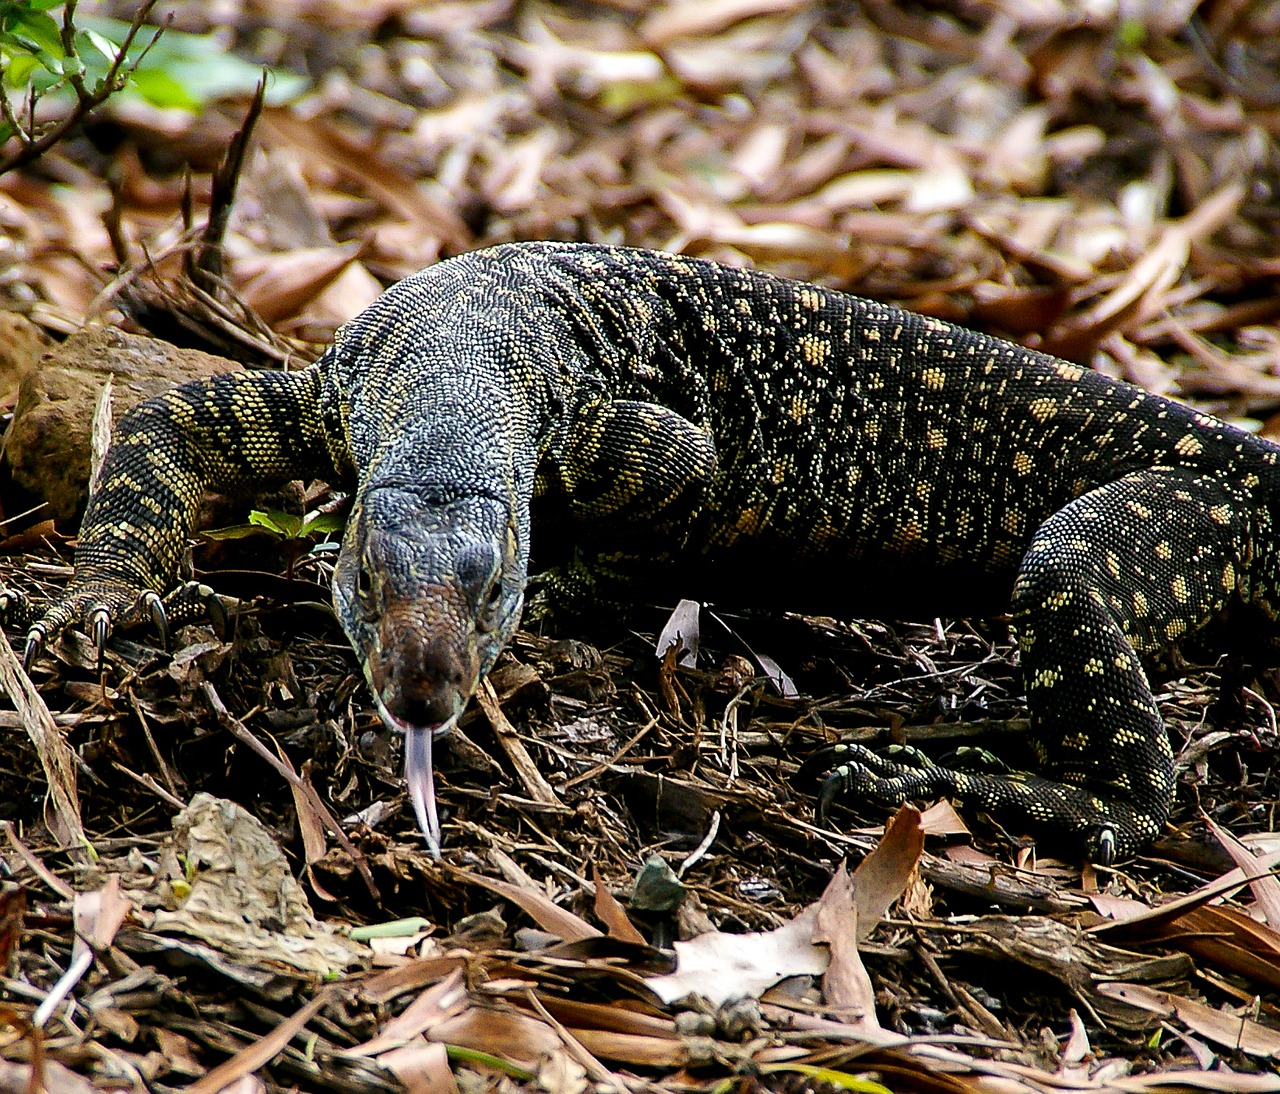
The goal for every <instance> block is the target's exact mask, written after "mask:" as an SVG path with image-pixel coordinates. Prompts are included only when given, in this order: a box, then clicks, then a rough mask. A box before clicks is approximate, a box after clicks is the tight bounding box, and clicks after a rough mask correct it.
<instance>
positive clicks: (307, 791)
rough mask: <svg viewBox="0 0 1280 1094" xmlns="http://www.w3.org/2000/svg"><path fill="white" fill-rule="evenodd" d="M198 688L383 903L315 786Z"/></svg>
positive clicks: (213, 692)
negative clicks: (316, 819) (301, 801)
mask: <svg viewBox="0 0 1280 1094" xmlns="http://www.w3.org/2000/svg"><path fill="white" fill-rule="evenodd" d="M200 687H201V690H202V691H203V692H204V694H205V698H207V699H208V700H209V705H210V706H212V707H213V713H214V715H215V716H216V717H217V719H218V722H219V724H220V725H221V726H222V727H223V728H224V729H225V730H226V731H227V732H228V733H230V734H231V736H233V737H234V738H235V739H236V740H237V741H239V742H240V743H241V744H243V745H246V746H247V747H249V748H251V749H252V750H253V751H254V752H255V753H257V755H259V756H260V757H262V759H264V760H265V761H266V762H267V763H269V764H270V765H271V766H272V767H274V768H275V769H276V771H277V772H279V774H280V777H281V778H282V779H284V781H285V782H287V783H288V784H289V785H290V786H292V787H293V788H294V789H295V790H296V791H297V792H298V793H299V794H301V795H302V796H303V797H304V798H305V799H306V800H307V804H308V805H310V806H311V808H312V809H314V810H315V811H316V814H317V816H319V818H320V820H321V821H323V822H324V826H325V827H326V828H327V829H329V831H330V832H331V833H333V837H334V839H336V840H337V841H338V843H339V844H341V846H342V849H343V850H344V851H346V853H347V854H348V855H350V856H351V861H352V862H354V863H355V867H356V869H357V870H358V871H359V872H360V877H361V879H362V880H363V881H364V884H365V888H367V889H368V890H369V895H370V896H372V897H373V899H374V900H375V901H377V902H378V903H379V904H381V903H382V894H381V893H380V892H379V891H378V886H377V883H376V882H375V881H374V880H373V874H372V873H370V871H369V864H368V863H367V862H366V861H365V857H364V855H363V854H362V853H361V852H360V851H358V850H356V846H355V844H353V843H352V842H351V840H350V839H349V838H348V837H347V834H346V832H344V831H343V830H342V825H340V824H339V823H338V821H337V819H336V818H335V817H334V815H333V814H332V813H330V812H329V808H328V806H326V805H325V804H324V802H323V801H321V800H320V795H319V794H317V793H316V789H315V787H313V786H312V785H311V784H310V783H309V782H307V781H306V780H305V779H303V778H302V777H301V776H300V775H299V774H298V773H297V772H296V771H294V770H293V768H292V767H290V766H289V765H288V764H286V763H285V762H284V761H283V760H281V759H280V757H278V756H273V755H272V753H271V750H270V749H269V748H267V746H266V745H264V744H263V743H262V742H261V741H259V740H258V738H257V737H255V736H254V735H253V734H252V733H250V732H249V730H248V729H247V728H246V727H245V725H244V724H243V723H242V722H241V721H240V720H239V719H238V718H236V716H235V715H233V714H232V713H231V712H230V711H229V710H227V708H226V706H225V705H224V704H223V702H222V697H221V696H220V695H219V694H218V692H217V689H216V688H214V686H213V685H212V684H210V683H209V682H208V681H207V680H206V681H205V682H204V683H203V684H201V685H200Z"/></svg>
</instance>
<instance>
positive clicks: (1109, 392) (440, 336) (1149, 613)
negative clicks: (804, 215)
mask: <svg viewBox="0 0 1280 1094" xmlns="http://www.w3.org/2000/svg"><path fill="white" fill-rule="evenodd" d="M219 385H222V386H219ZM139 451H145V452H150V453H155V454H157V455H154V456H151V457H149V458H150V459H152V460H153V461H154V460H156V459H158V463H152V464H147V463H145V461H143V462H140V461H139V459H138V457H137V455H136V453H137V452H139ZM1278 458H1280V449H1277V448H1276V447H1275V446H1274V445H1271V444H1269V443H1268V442H1266V441H1263V440H1260V439H1258V438H1255V437H1252V436H1249V435H1248V434H1245V433H1243V432H1241V431H1239V430H1236V429H1233V428H1231V427H1230V426H1227V425H1225V424H1224V423H1222V422H1220V421H1218V420H1216V419H1214V418H1211V417H1209V416H1207V415H1203V414H1199V413H1196V412H1195V411H1193V410H1190V409H1188V408H1186V407H1184V406H1182V405H1180V404H1177V403H1174V402H1171V401H1169V400H1165V399H1162V398H1159V397H1157V396H1153V395H1149V394H1147V393H1144V392H1142V391H1140V390H1138V389H1136V388H1133V387H1130V386H1128V385H1126V384H1121V383H1117V382H1115V381H1112V380H1109V379H1107V378H1106V377H1103V376H1101V375H1098V374H1096V373H1093V372H1090V371H1088V370H1085V369H1082V368H1079V367H1077V366H1075V365H1070V364H1067V363H1066V362H1063V361H1058V360H1055V359H1053V358H1050V357H1046V356H1044V355H1042V354H1038V353H1035V352H1034V351H1031V350H1028V349H1024V348H1022V347H1019V346H1014V345H1010V344H1009V343H1006V342H1001V341H999V340H997V339H993V338H990V337H987V336H984V335H980V334H975V333H973V332H971V331H966V330H962V329H960V328H957V327H953V326H950V325H948V324H946V323H942V322H938V321H936V320H931V319H926V318H922V317H920V316H915V315H911V314H909V313H905V312H901V311H898V310H896V309H893V308H891V307H888V306H885V305H881V304H876V303H872V302H869V301H865V300H860V299H858V298H856V297H851V296H846V295H842V294H839V293H835V292H830V291H827V290H824V289H820V288H815V287H812V286H808V285H803V284H800V283H797V282H791V281H786V280H782V279H779V278H774V277H769V276H767V275H763V274H758V273H753V272H749V271H744V270H737V269H730V268H726V267H721V266H716V265H714V264H711V263H705V262H699V261H696V260H692V259H685V258H681V257H678V256H672V255H663V254H657V253H653V252H647V251H634V250H626V249H618V248H609V247H602V246H593V245H575V244H552V243H542V244H512V245H508V246H504V247H498V248H494V249H492V250H489V251H482V252H476V253H474V254H470V255H465V256H462V257H460V258H456V259H451V260H449V261H447V262H442V263H440V264H439V265H437V266H434V267H432V268H430V269H427V270H424V271H423V272H421V273H419V274H417V275H415V276H414V277H411V278H408V279H406V280H405V281H403V282H401V283H400V284H398V285H396V286H394V287H393V288H392V289H390V290H389V291H388V292H387V293H386V294H385V295H384V296H383V297H381V298H380V299H379V300H378V301H377V302H376V303H375V304H374V305H373V306H372V307H371V308H369V309H368V310H367V311H366V312H365V313H364V314H362V315H361V316H359V317H357V318H356V319H355V320H353V321H352V322H351V323H349V324H348V325H347V326H346V327H344V328H343V330H342V331H341V332H340V336H339V338H338V340H337V342H336V343H335V345H334V346H333V347H332V348H331V349H330V351H329V352H328V353H327V354H326V355H325V356H324V357H323V358H322V359H321V360H320V361H319V362H318V363H317V364H316V365H315V366H314V367H313V368H312V369H310V370H308V371H306V372H304V373H298V374H294V375H292V376H287V377H286V376H283V375H282V374H279V373H250V374H245V375H242V376H240V377H237V378H236V379H234V380H222V381H215V382H214V383H212V384H197V385H188V386H187V387H185V388H181V389H179V390H178V392H175V393H172V394H170V395H167V396H165V397H163V398H162V399H159V400H152V401H151V402H150V403H148V404H144V406H143V407H140V408H139V409H138V410H137V411H135V412H134V413H133V414H131V415H130V416H129V417H127V418H126V419H125V420H124V421H123V422H122V423H121V425H120V428H119V430H118V432H117V436H116V441H115V444H114V446H113V448H112V451H111V454H110V455H109V457H108V460H107V464H106V467H105V468H104V471H103V479H102V485H101V487H100V488H99V491H98V494H97V496H96V497H95V499H94V502H93V505H92V507H91V509H90V512H89V514H88V516H87V517H86V525H85V529H84V531H83V533H82V542H81V547H80V550H79V551H78V553H77V556H76V575H75V578H74V579H73V581H72V583H71V585H70V586H69V587H68V589H67V591H66V594H65V595H64V597H63V598H62V599H60V600H59V601H58V602H57V603H56V604H55V605H54V606H53V607H52V608H51V609H50V611H49V613H48V614H47V615H46V616H45V618H44V620H43V621H42V623H40V624H37V628H43V629H42V630H37V632H36V634H37V637H38V638H39V637H42V636H50V637H51V636H52V635H53V634H54V633H55V632H56V631H57V630H59V629H60V628H61V627H63V626H65V625H66V624H67V623H68V622H74V621H81V622H84V623H88V624H90V625H93V624H95V623H96V624H97V625H98V629H99V631H102V630H104V629H105V626H104V621H106V620H115V619H120V618H122V617H124V616H125V615H127V614H128V613H129V612H131V611H134V612H135V614H136V611H138V610H140V609H135V605H138V604H140V603H141V602H140V600H139V595H140V594H141V593H143V592H144V591H150V592H151V593H153V594H158V593H160V592H163V591H164V590H166V589H168V588H169V587H171V585H172V584H173V583H174V581H175V579H176V577H177V562H178V559H179V558H180V556H181V553H182V548H183V545H184V542H185V537H186V535H187V534H188V532H189V530H190V522H191V519H192V518H191V514H192V513H193V512H194V506H195V501H196V500H197V499H198V497H199V493H200V491H201V490H202V489H204V488H205V487H207V486H217V488H219V489H222V490H227V489H229V488H231V487H235V486H244V487H246V488H247V487H250V486H260V485H261V484H262V483H263V482H264V481H265V480H269V479H281V478H289V477H295V476H304V475H319V476H323V475H330V476H339V477H341V476H346V477H349V478H352V479H354V481H355V487H354V498H355V506H354V510H353V513H352V517H351V521H350V524H349V525H348V528H347V532H346V535H345V538H344V540H343V545H342V550H341V554H340V556H339V562H338V566H337V571H336V574H335V579H334V603H335V605H336V608H337V612H338V617H339V619H340V620H341V622H342V625H343V627H344V629H345V630H346V632H347V635H348V637H349V638H350V640H351V643H352V646H353V648H354V649H355V651H356V654H357V656H358V657H359V659H360V663H361V665H362V667H363V669H364V673H365V676H366V678H367V679H368V682H369V687H370V690H371V691H372V692H373V695H374V698H375V700H376V702H377V704H378V708H379V710H380V711H381V713H382V716H383V718H384V720H385V721H386V722H387V724H388V725H389V726H392V727H394V728H395V729H397V730H400V731H402V732H404V733H406V734H407V735H408V737H409V741H408V742H407V744H406V757H407V760H406V763H407V776H408V781H409V785H410V790H411V794H412V796H413V799H414V803H415V807H416V809H417V812H418V816H419V821H420V823H421V825H422V827H423V830H424V832H425V834H426V835H427V838H428V842H429V843H430V844H431V845H432V847H433V849H436V848H437V847H438V839H439V830H438V821H437V820H436V818H435V814H434V797H433V790H432V787H431V777H430V740H431V737H432V736H433V735H434V734H435V733H436V732H437V731H441V730H443V729H445V728H447V727H449V726H450V725H452V723H453V722H454V721H455V720H456V719H457V717H458V715H459V714H460V713H461V712H462V710H463V708H464V707H465V705H466V703H467V701H468V700H469V698H470V696H471V694H472V693H473V692H474V690H475V688H476V686H477V684H478V682H479V680H480V679H481V678H482V677H483V675H484V674H485V673H486V672H487V671H488V670H489V668H490V667H491V666H492V665H493V663H494V660H495V659H496V657H497V655H498V653H499V651H500V650H501V649H502V646H503V644H504V643H505V642H506V641H507V640H508V638H509V637H510V635H511V633H512V631H513V630H514V629H515V627H516V624H517V622H518V621H519V617H520V609H521V603H522V596H523V590H524V585H525V578H526V574H527V567H528V559H529V537H530V527H531V523H532V518H533V513H534V511H535V509H536V510H538V511H539V512H540V513H541V514H542V517H541V518H540V519H541V520H542V522H543V523H542V527H544V528H547V529H549V530H550V529H554V531H556V532H557V533H560V534H563V533H564V532H565V531H566V529H567V530H568V531H569V532H570V533H571V534H572V536H573V539H574V541H575V543H576V544H577V545H578V547H579V548H580V551H581V552H582V554H583V556H585V558H586V562H585V564H584V565H581V566H579V568H578V569H577V570H576V571H575V572H574V574H572V575H570V576H571V577H572V578H573V579H574V580H570V581H566V582H565V585H564V587H566V588H568V587H569V586H571V585H573V584H575V582H576V583H577V584H578V586H579V587H582V588H588V589H590V588H592V587H593V582H594V589H595V595H600V596H606V595H607V596H608V597H610V598H611V599H616V598H617V597H619V596H625V595H626V591H627V589H626V586H625V585H624V586H623V587H621V588H619V587H618V581H617V578H616V574H617V573H618V572H625V573H626V574H627V575H628V576H629V578H630V581H631V582H632V583H633V586H632V587H634V588H641V589H643V590H644V591H645V594H646V595H648V596H654V595H659V596H667V597H674V596H677V595H689V594H692V595H700V596H704V597H707V596H709V597H715V596H717V595H736V596H737V597H738V598H739V599H742V598H743V596H744V595H750V596H756V594H757V593H758V594H759V599H763V600H766V601H768V602H770V603H773V604H784V605H786V606H788V607H791V608H795V609H800V610H803V609H808V610H816V611H821V612H826V613H832V614H838V613H844V612H854V611H859V612H863V613H870V612H889V613H892V614H894V615H898V616H902V615H907V614H910V613H913V612H918V611H928V612H930V613H937V612H957V613H958V612H984V611H985V612H999V611H1003V610H1011V611H1012V614H1013V617H1014V622H1015V626H1016V629H1017V632H1018V637H1019V647H1020V650H1021V654H1022V661H1023V671H1024V675H1025V677H1026V681H1027V689H1028V703H1029V706H1030V710H1031V714H1032V718H1033V721H1034V723H1035V726H1036V729H1037V730H1038V735H1039V738H1040V741H1041V751H1040V757H1041V760H1042V764H1041V770H1040V771H1039V773H1038V774H1036V775H1026V774H1018V775H1012V776H1002V775H991V774H972V773H965V772H959V771H951V770H948V769H945V768H925V769H923V770H922V769H917V768H912V767H905V766H903V765H901V764H895V763H889V762H887V761H884V760H883V759H881V758H879V757H875V756H872V755H870V754H867V753H865V751H859V750H849V751H848V752H846V753H845V756H846V758H847V761H848V762H845V763H843V764H842V765H841V766H840V767H839V768H838V769H837V771H836V772H835V774H834V776H833V779H832V780H830V782H829V785H828V788H827V790H828V793H830V792H832V791H834V790H840V789H846V790H850V791H853V792H856V793H859V794H862V795H864V796H867V797H869V798H871V799H873V800H875V801H879V802H883V803H885V804H887V805H893V804H896V803H898V802H900V801H902V800H904V799H906V798H910V797H917V796H927V795H933V794H951V795H954V796H957V797H960V798H963V799H965V800H966V801H968V802H971V803H973V804H977V805H979V806H981V807H983V808H985V809H988V810H991V811H993V812H995V813H997V814H1000V815H1002V816H1005V817H1007V818H1011V819H1012V822H1013V823H1018V824H1022V823H1025V824H1029V825H1031V826H1033V827H1036V828H1038V829H1039V830H1040V831H1041V832H1043V833H1045V834H1047V835H1049V836H1051V837H1053V838H1055V839H1057V840H1058V841H1060V842H1065V843H1066V844H1067V845H1068V847H1069V849H1071V850H1074V851H1075V852H1078V853H1080V854H1084V855H1088V856H1092V857H1094V858H1096V859H1099V860H1101V861H1104V862H1105V861H1110V860H1111V859H1112V858H1113V857H1115V856H1117V855H1127V854H1131V853H1133V852H1134V851H1136V850H1138V849H1139V848H1140V847H1141V846H1142V845H1143V844H1144V843H1146V842H1147V841H1149V840H1150V839H1151V838H1152V837H1154V836H1155V835H1156V834H1157V833H1158V832H1159V831H1160V829H1161V827H1162V826H1163V824H1164V822H1165V820H1166V818H1167V816H1168V813H1169V809H1170V806H1171V803H1172V797H1173V788H1174V771H1173V758H1172V753H1171V750H1170V747H1169V742H1168V740H1167V738H1166V736H1165V732H1164V727H1163V725H1162V724H1161V721H1160V717H1159V714H1158V712H1157V709H1156V706H1155V702H1154V700H1153V698H1152V695H1151V690H1150V687H1149V685H1148V683H1147V679H1146V675H1145V673H1144V670H1143V662H1144V661H1145V660H1147V659H1149V658H1151V657H1154V656H1156V655H1157V654H1160V653H1162V652H1163V651H1165V650H1167V649H1168V648H1170V647H1171V646H1173V645H1176V644H1177V643H1178V642H1179V641H1181V640H1182V639H1183V638H1184V637H1186V636H1187V635H1190V634H1193V633H1195V632H1197V631H1200V630H1201V629H1203V628H1204V627H1205V626H1206V625H1207V624H1209V623H1210V622H1214V621H1219V620H1227V621H1229V622H1230V624H1231V627H1232V632H1231V633H1232V637H1233V638H1234V639H1235V640H1236V642H1237V644H1238V645H1242V644H1243V643H1244V642H1245V641H1253V642H1255V644H1256V645H1257V646H1258V647H1259V648H1260V647H1261V645H1262V644H1263V643H1272V642H1274V640H1275V639H1276V637H1277V626H1276V622H1275V619H1276V612H1275V610H1274V607H1273V605H1274V604H1275V589H1276V574H1275V549H1274V537H1275V533H1274V524H1273V518H1274V514H1275V512H1276V498H1277V494H1278V493H1280V491H1278V489H1277V488H1278V486H1280V472H1278V471H1277V460H1278ZM148 498H155V499H156V501H155V502H154V503H152V502H150V501H147V500H146V499H148ZM593 557H594V558H597V559H599V560H606V561H607V564H605V563H603V562H602V563H601V564H598V565H594V566H593V565H592V563H591V561H590V560H591V559H592V558H593ZM578 579H582V580H578ZM151 607H152V608H154V599H152V602H151Z"/></svg>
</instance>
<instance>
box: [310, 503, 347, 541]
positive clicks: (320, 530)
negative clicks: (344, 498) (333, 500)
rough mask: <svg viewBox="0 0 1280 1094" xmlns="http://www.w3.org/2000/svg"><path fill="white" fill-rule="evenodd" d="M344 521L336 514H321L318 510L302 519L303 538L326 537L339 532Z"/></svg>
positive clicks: (344, 523)
mask: <svg viewBox="0 0 1280 1094" xmlns="http://www.w3.org/2000/svg"><path fill="white" fill-rule="evenodd" d="M346 523H347V522H346V521H345V520H343V519H342V517H341V516H340V515H339V514H337V513H322V512H320V511H319V510H318V509H317V510H315V511H314V512H311V513H308V514H307V515H306V516H305V517H303V518H302V534H303V535H304V536H326V535H332V534H333V533H335V532H341V531H342V529H343V528H345V527H346Z"/></svg>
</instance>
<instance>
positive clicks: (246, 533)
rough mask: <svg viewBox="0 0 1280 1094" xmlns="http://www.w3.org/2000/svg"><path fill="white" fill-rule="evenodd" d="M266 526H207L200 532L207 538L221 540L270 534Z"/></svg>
mask: <svg viewBox="0 0 1280 1094" xmlns="http://www.w3.org/2000/svg"><path fill="white" fill-rule="evenodd" d="M270 534H271V532H269V531H268V530H267V529H266V528H262V527H260V526H259V525H257V524H229V525H227V527H225V528H206V529H205V530H204V531H203V532H201V533H200V535H201V536H203V537H204V538H205V539H212V540H217V541H219V542H221V541H222V540H225V539H248V538H249V537H250V536H266V535H270Z"/></svg>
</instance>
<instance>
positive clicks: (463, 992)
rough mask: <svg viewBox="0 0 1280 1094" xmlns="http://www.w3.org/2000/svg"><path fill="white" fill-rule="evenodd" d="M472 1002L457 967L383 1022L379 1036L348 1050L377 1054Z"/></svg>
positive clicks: (425, 1029) (348, 1053) (456, 1014)
mask: <svg viewBox="0 0 1280 1094" xmlns="http://www.w3.org/2000/svg"><path fill="white" fill-rule="evenodd" d="M470 1006H471V1002H470V1000H469V998H468V994H467V985H466V983H465V982H464V980H463V969H461V968H455V969H454V970H453V971H452V972H451V973H449V975H448V976H446V977H445V978H444V979H443V980H441V981H440V982H439V983H437V984H433V985H432V986H431V987H429V988H427V990H426V991H424V992H422V994H421V995H419V996H418V998H416V999H415V1000H414V1001H413V1002H412V1003H410V1004H409V1005H408V1006H407V1007H405V1009H404V1010H403V1011H401V1012H400V1013H399V1014H398V1015H396V1016H395V1017H394V1018H392V1019H391V1020H390V1021H389V1022H387V1023H386V1024H385V1025H383V1027H382V1029H381V1030H379V1031H378V1035H377V1036H376V1037H374V1038H373V1039H372V1040H369V1041H366V1042H365V1043H364V1044H362V1045H357V1046H356V1047H355V1048H350V1049H347V1050H346V1053H345V1055H348V1056H377V1055H378V1054H379V1053H382V1052H387V1051H389V1050H390V1049H393V1048H395V1047H396V1046H397V1045H400V1044H404V1043H407V1042H409V1041H412V1040H413V1039H414V1038H416V1037H419V1036H421V1035H422V1034H425V1033H429V1032H430V1031H431V1030H432V1029H434V1028H435V1027H436V1026H438V1025H440V1024H441V1023H443V1022H445V1021H447V1020H448V1019H450V1018H455V1017H457V1016H458V1015H459V1014H462V1013H463V1012H464V1011H465V1010H466V1009H467V1008H468V1007H470Z"/></svg>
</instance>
